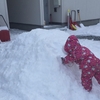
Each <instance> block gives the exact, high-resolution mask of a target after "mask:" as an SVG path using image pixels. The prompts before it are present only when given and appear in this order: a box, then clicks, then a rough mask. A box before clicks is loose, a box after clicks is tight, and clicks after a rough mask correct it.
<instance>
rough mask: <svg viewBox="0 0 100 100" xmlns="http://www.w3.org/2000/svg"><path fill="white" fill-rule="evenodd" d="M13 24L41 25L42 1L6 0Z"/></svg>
mask: <svg viewBox="0 0 100 100" xmlns="http://www.w3.org/2000/svg"><path fill="white" fill-rule="evenodd" d="M7 4H8V11H9V19H10V22H13V23H21V24H34V25H43V17H44V16H43V15H42V13H41V12H43V10H42V9H43V8H42V7H43V0H7Z"/></svg>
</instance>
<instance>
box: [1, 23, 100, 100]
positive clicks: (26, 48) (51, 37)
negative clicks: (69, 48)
mask: <svg viewBox="0 0 100 100" xmlns="http://www.w3.org/2000/svg"><path fill="white" fill-rule="evenodd" d="M10 33H11V34H10V36H11V41H9V42H1V43H0V100H100V85H99V84H98V83H97V81H96V80H95V79H94V78H93V89H92V91H91V92H87V91H86V90H85V89H84V88H83V87H82V85H81V70H80V69H79V68H78V67H79V66H78V65H77V64H75V63H73V64H72V63H70V64H68V65H66V66H64V65H62V63H61V61H60V59H59V57H64V56H66V53H65V52H64V50H63V46H64V44H65V41H66V40H67V38H68V36H70V35H72V34H74V35H78V34H80V35H96V36H100V24H97V25H94V26H89V27H83V28H79V29H77V30H76V31H71V30H68V31H61V30H59V29H52V30H46V29H33V30H31V31H30V32H25V31H20V30H10ZM79 42H80V43H81V44H82V45H84V46H86V47H88V48H89V49H90V50H91V51H92V52H93V53H94V54H95V55H96V56H97V57H98V58H100V41H94V40H88V39H79Z"/></svg>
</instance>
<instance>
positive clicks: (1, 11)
mask: <svg viewBox="0 0 100 100" xmlns="http://www.w3.org/2000/svg"><path fill="white" fill-rule="evenodd" d="M0 15H3V17H4V19H5V21H6V22H7V25H8V27H9V18H8V10H7V3H6V0H0ZM5 25H6V24H5V22H4V20H3V19H2V18H1V17H0V26H5Z"/></svg>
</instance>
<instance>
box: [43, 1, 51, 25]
mask: <svg viewBox="0 0 100 100" xmlns="http://www.w3.org/2000/svg"><path fill="white" fill-rule="evenodd" d="M49 19H50V16H49V0H44V21H45V24H46V25H48V24H49Z"/></svg>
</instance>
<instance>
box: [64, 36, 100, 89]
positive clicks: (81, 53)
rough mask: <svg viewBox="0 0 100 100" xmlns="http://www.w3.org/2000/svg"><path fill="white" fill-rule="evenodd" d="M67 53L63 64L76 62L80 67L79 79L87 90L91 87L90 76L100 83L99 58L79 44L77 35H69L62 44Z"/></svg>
mask: <svg viewBox="0 0 100 100" xmlns="http://www.w3.org/2000/svg"><path fill="white" fill-rule="evenodd" d="M64 50H65V51H66V52H67V53H68V55H67V56H66V57H65V58H64V64H67V63H69V62H76V63H77V64H79V67H80V69H82V74H81V81H82V85H83V87H84V88H85V89H86V90H87V91H91V89H92V78H93V76H94V77H95V78H96V80H97V81H98V83H99V84H100V59H98V58H97V57H96V56H95V55H94V54H93V53H92V52H91V51H90V50H89V49H88V48H86V47H84V46H81V45H80V43H79V41H78V39H77V37H76V36H74V35H71V36H70V37H69V38H68V39H67V41H66V43H65V46H64Z"/></svg>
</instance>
